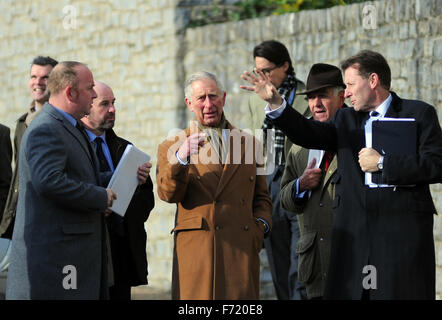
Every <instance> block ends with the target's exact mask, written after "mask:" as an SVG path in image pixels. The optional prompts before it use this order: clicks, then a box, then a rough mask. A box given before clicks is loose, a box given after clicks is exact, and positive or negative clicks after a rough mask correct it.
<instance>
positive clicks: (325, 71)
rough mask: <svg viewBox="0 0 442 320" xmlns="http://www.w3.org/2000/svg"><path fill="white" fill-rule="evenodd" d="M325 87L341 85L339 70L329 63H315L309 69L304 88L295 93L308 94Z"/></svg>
mask: <svg viewBox="0 0 442 320" xmlns="http://www.w3.org/2000/svg"><path fill="white" fill-rule="evenodd" d="M326 87H343V88H345V84H344V82H343V81H342V74H341V70H339V68H338V67H335V66H333V65H331V64H326V63H316V64H314V65H313V66H312V68H311V69H310V72H309V74H308V77H307V85H306V90H305V91H304V92H299V93H296V94H308V93H310V92H313V91H317V90H319V89H322V88H326Z"/></svg>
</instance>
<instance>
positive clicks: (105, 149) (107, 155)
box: [86, 128, 115, 172]
mask: <svg viewBox="0 0 442 320" xmlns="http://www.w3.org/2000/svg"><path fill="white" fill-rule="evenodd" d="M86 133H87V135H88V137H89V140H90V141H91V142H92V145H93V146H94V151H95V152H97V145H96V143H95V142H94V140H95V138H96V137H100V138H101V139H102V140H103V143H102V144H101V147H102V150H103V154H104V157H105V158H106V161H107V164H108V165H109V168H110V169H111V171H112V172H114V170H115V168H114V164H113V163H112V157H111V154H110V150H109V146H108V145H107V143H106V132H104V133H103V134H102V135H101V136H97V135H95V134H93V133H92V132H90V131H89V130H88V129H87V128H86Z"/></svg>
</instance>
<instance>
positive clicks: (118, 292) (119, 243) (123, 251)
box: [108, 213, 131, 300]
mask: <svg viewBox="0 0 442 320" xmlns="http://www.w3.org/2000/svg"><path fill="white" fill-rule="evenodd" d="M112 214H115V213H112ZM112 222H113V221H112V220H110V219H109V218H108V226H109V237H110V244H111V252H112V267H113V271H114V285H113V286H112V287H109V298H110V300H130V299H131V292H130V291H131V285H130V272H131V268H130V259H131V257H130V254H129V252H128V250H129V248H130V247H129V245H128V240H127V236H126V235H124V234H121V232H119V230H118V228H116V227H115V224H114V223H112Z"/></svg>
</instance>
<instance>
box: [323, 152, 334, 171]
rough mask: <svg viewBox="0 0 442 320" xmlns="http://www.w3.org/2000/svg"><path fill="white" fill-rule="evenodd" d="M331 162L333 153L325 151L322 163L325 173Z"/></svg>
mask: <svg viewBox="0 0 442 320" xmlns="http://www.w3.org/2000/svg"><path fill="white" fill-rule="evenodd" d="M332 160H333V153H332V152H330V151H326V152H325V154H324V162H325V171H328V167H329V166H330V163H331V162H332Z"/></svg>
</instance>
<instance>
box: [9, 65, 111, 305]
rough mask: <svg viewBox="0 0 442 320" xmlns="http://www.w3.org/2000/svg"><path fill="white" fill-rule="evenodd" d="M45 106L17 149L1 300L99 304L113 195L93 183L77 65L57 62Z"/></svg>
mask: <svg viewBox="0 0 442 320" xmlns="http://www.w3.org/2000/svg"><path fill="white" fill-rule="evenodd" d="M48 90H49V91H50V94H51V96H50V99H49V103H46V104H45V105H44V106H43V110H42V112H41V113H40V114H39V115H38V116H37V117H36V118H35V119H34V121H32V123H31V124H30V126H29V128H28V129H27V130H26V132H25V134H24V136H23V139H22V143H21V146H20V160H19V161H20V162H19V179H20V181H19V188H20V190H19V199H18V207H17V215H16V221H15V226H14V234H13V238H12V251H11V264H10V267H9V274H8V280H7V289H6V298H7V299H106V298H108V289H107V288H108V280H109V278H108V276H109V272H108V267H109V265H108V259H109V258H108V250H107V240H106V232H107V231H106V228H105V224H104V216H105V212H107V213H109V212H110V211H109V210H108V208H109V207H111V206H112V203H113V200H114V199H116V195H115V193H113V191H112V190H110V189H105V188H104V187H101V186H100V185H104V183H107V180H108V179H109V178H110V177H109V174H107V175H104V174H100V172H99V170H98V166H97V164H98V160H97V158H96V156H95V154H94V153H93V152H91V146H90V143H89V141H88V140H87V138H86V136H85V133H84V132H83V131H82V130H83V129H82V128H77V127H76V125H77V123H79V120H80V119H81V118H82V117H83V116H84V115H86V114H88V113H89V110H90V108H91V104H92V100H93V99H94V98H95V97H96V93H95V91H94V79H93V75H92V73H91V71H90V70H89V69H88V68H87V67H86V66H85V65H84V64H82V63H79V62H74V61H65V62H62V63H60V64H58V65H57V66H56V67H55V68H54V69H53V70H52V72H51V74H50V76H49V80H48Z"/></svg>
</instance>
